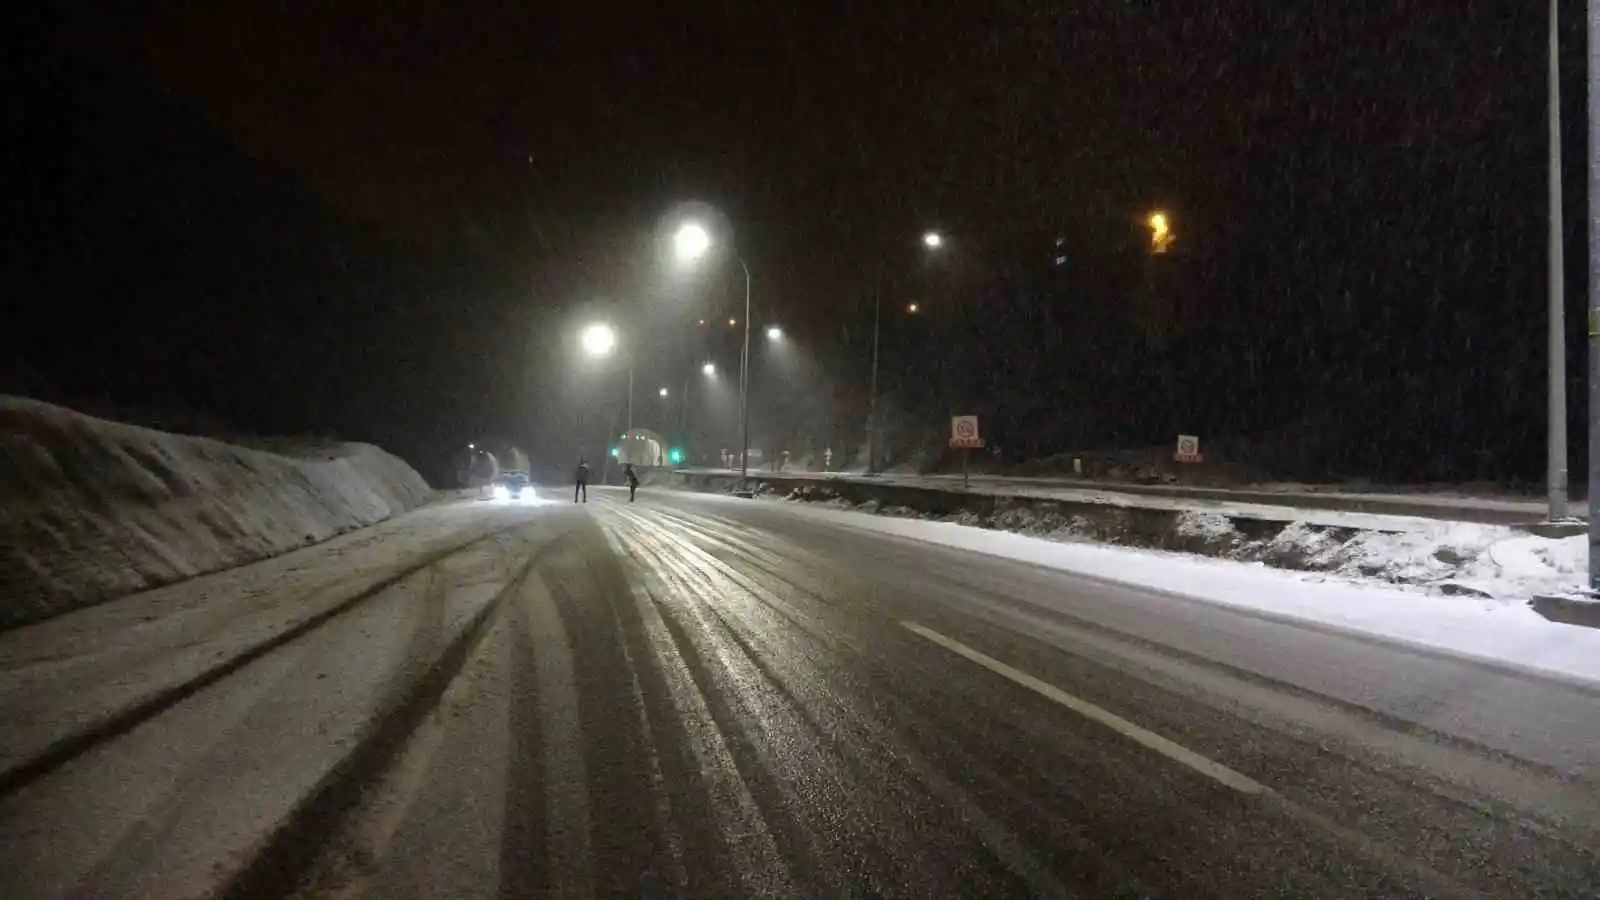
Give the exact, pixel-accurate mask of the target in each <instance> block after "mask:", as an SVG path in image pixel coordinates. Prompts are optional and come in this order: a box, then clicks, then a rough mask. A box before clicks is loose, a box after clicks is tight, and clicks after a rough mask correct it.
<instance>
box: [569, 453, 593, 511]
mask: <svg viewBox="0 0 1600 900" xmlns="http://www.w3.org/2000/svg"><path fill="white" fill-rule="evenodd" d="M577 479H578V484H577V486H576V487H574V488H573V489H572V502H573V503H577V502H578V496H579V495H580V494H581V495H582V496H583V502H585V503H588V502H589V464H588V463H587V462H585V461H584V460H582V459H579V460H578V472H577Z"/></svg>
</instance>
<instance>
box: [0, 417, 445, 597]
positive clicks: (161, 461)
mask: <svg viewBox="0 0 1600 900" xmlns="http://www.w3.org/2000/svg"><path fill="white" fill-rule="evenodd" d="M277 446H278V447H280V448H281V449H278V450H277V451H276V452H272V451H268V450H264V449H259V448H251V447H242V446H236V445H233V444H228V443H224V442H222V441H216V440H211V439H208V438H199V437H188V436H182V435H173V434H166V433H164V432H160V431H154V430H151V429H148V428H139V427H136V426H132V425H125V424H121V423H117V422H108V421H105V420H102V419H95V418H92V417H89V416H85V415H81V414H79V413H76V412H73V411H71V410H68V409H62V408H60V407H56V406H51V405H49V404H46V403H40V402H38V401H35V400H26V399H21V398H16V397H0V628H5V627H10V626H14V625H18V624H22V623H24V622H30V621H35V620H38V619H42V618H46V617H49V616H52V615H56V614H58V613H61V612H66V611H68V610H71V609H75V608H77V607H80V606H86V605H89V604H92V603H96V602H99V601H102V600H109V599H113V598H115V597H120V596H124V595H126V594H130V593H133V592H135V591H140V590H144V589H146V588H150V587H155V586H157V585H162V584H167V583H170V582H173V581H177V580H180V579H183V578H188V577H191V576H194V575H199V574H202V573H205V572H213V571H216V570H218V569H224V568H229V567H231V566H237V565H241V564H243V563H247V562H254V561H256V560H260V559H264V558H266V557H269V556H274V555H276V554H279V553H283V552H285V551H287V550H291V549H294V548H296V547H300V546H304V545H307V544H312V543H316V542H319V541H322V540H326V539H327V538H329V537H332V536H334V535H336V534H340V533H342V532H345V531H349V530H351V529H353V528H358V527H361V526H365V525H370V524H372V523H374V522H378V521H381V520H383V519H387V518H389V517H390V516H393V515H395V514H397V513H401V512H404V511H406V510H408V509H411V508H413V507H416V506H418V505H420V504H422V503H423V502H425V501H427V500H428V499H429V498H430V496H431V495H432V492H431V490H430V489H429V488H428V485H427V483H426V482H425V481H423V479H422V476H420V475H418V474H417V473H416V472H415V471H413V470H412V469H411V467H410V466H408V465H406V464H405V463H404V462H402V461H401V460H399V459H397V458H396V457H393V456H391V455H389V454H388V453H385V452H383V451H382V450H380V449H378V448H377V447H373V446H370V445H367V444H326V443H324V444H318V445H316V446H312V445H309V444H300V445H297V444H292V443H281V442H280V444H278V445H277Z"/></svg>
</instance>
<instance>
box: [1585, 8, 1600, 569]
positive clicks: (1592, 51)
mask: <svg viewBox="0 0 1600 900" xmlns="http://www.w3.org/2000/svg"><path fill="white" fill-rule="evenodd" d="M1585 13H1586V15H1587V17H1588V25H1589V27H1588V32H1589V66H1588V75H1589V77H1588V84H1589V122H1588V125H1589V146H1588V150H1589V228H1588V236H1589V240H1588V245H1589V304H1588V305H1589V323H1588V324H1589V591H1590V593H1591V595H1592V594H1593V593H1594V592H1595V591H1600V515H1596V513H1597V512H1600V509H1597V506H1596V503H1595V500H1596V493H1597V491H1600V253H1597V252H1596V239H1597V238H1600V234H1597V233H1596V231H1597V229H1596V227H1595V223H1596V222H1600V133H1597V132H1596V128H1595V126H1596V123H1597V122H1600V0H1589V2H1588V3H1587V4H1586V9H1585Z"/></svg>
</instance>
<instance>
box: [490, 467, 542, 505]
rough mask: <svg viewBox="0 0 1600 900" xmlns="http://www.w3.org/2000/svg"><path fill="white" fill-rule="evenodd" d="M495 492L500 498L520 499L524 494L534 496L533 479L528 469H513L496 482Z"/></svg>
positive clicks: (497, 497)
mask: <svg viewBox="0 0 1600 900" xmlns="http://www.w3.org/2000/svg"><path fill="white" fill-rule="evenodd" d="M494 494H495V497H496V499H500V500H520V499H522V495H523V494H527V495H528V496H530V497H531V496H533V479H532V478H531V477H529V475H528V473H527V472H526V471H523V470H521V469H512V470H511V471H509V472H505V473H504V474H502V475H501V476H500V478H499V480H498V481H496V482H495V486H494Z"/></svg>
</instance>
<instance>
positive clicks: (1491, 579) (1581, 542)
mask: <svg viewBox="0 0 1600 900" xmlns="http://www.w3.org/2000/svg"><path fill="white" fill-rule="evenodd" d="M1269 543H1270V544H1272V545H1275V546H1276V547H1278V548H1280V549H1284V550H1290V549H1292V551H1293V552H1296V553H1298V554H1300V555H1302V556H1303V557H1304V558H1305V559H1306V561H1307V562H1308V564H1307V565H1305V566H1303V568H1307V569H1313V570H1316V571H1321V572H1328V573H1331V574H1336V575H1344V576H1348V577H1352V578H1372V579H1377V580H1380V581H1386V582H1390V583H1392V584H1402V585H1417V586H1421V587H1425V588H1430V589H1432V590H1434V591H1437V592H1439V593H1447V594H1479V595H1484V596H1488V597H1491V598H1499V599H1503V600H1513V601H1515V602H1518V603H1521V602H1524V601H1526V600H1527V599H1528V598H1529V597H1531V596H1533V595H1535V594H1543V593H1551V594H1556V593H1564V592H1568V591H1577V590H1579V589H1581V588H1582V587H1583V586H1584V585H1585V584H1586V582H1587V580H1588V567H1589V547H1588V538H1587V537H1586V536H1582V535H1580V536H1575V537H1568V538H1543V537H1538V536H1537V535H1532V534H1528V533H1527V532H1523V531H1519V530H1517V529H1514V528H1507V527H1505V526H1503V525H1478V524H1474V523H1470V522H1429V523H1427V524H1426V525H1425V526H1424V527H1421V528H1413V529H1410V530H1396V531H1359V532H1356V533H1355V534H1353V535H1344V534H1339V533H1337V532H1332V531H1328V530H1326V529H1316V528H1310V527H1306V526H1304V525H1299V524H1296V525H1290V526H1289V527H1288V528H1285V529H1284V530H1283V531H1282V532H1280V533H1279V534H1278V535H1277V536H1275V537H1274V538H1272V539H1271V541H1270V542H1269Z"/></svg>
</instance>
